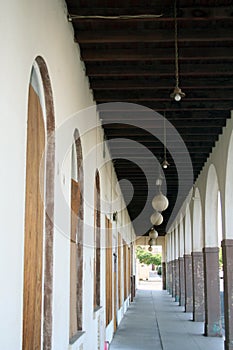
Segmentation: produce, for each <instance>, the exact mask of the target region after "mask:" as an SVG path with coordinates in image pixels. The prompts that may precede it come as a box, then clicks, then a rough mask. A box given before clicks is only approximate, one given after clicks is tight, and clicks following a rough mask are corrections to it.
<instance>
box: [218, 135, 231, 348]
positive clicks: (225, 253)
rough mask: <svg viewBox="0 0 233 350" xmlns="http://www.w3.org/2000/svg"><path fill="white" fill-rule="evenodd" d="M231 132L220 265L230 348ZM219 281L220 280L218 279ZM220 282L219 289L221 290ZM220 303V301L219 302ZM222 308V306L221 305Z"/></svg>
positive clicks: (225, 323)
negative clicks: (221, 266)
mask: <svg viewBox="0 0 233 350" xmlns="http://www.w3.org/2000/svg"><path fill="white" fill-rule="evenodd" d="M232 158H233V132H232V133H231V137H230V142H229V147H228V155H227V164H226V180H225V217H224V219H225V231H224V232H223V241H222V261H221V262H222V263H223V271H224V274H223V276H224V280H223V281H224V311H225V312H224V316H225V317H224V328H225V334H226V341H225V345H226V348H230V347H231V344H232V343H233V324H232V319H233V305H232V295H233V274H232V271H233V259H232V256H233V220H232V201H233V186H232V183H233V164H232ZM220 281H221V279H220ZM221 287H222V286H221V282H220V289H221ZM221 302H222V300H221ZM221 306H223V305H221Z"/></svg>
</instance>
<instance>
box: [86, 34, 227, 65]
mask: <svg viewBox="0 0 233 350" xmlns="http://www.w3.org/2000/svg"><path fill="white" fill-rule="evenodd" d="M232 37H233V35H232ZM81 58H82V59H83V60H84V61H85V62H91V61H97V62H99V61H110V62H113V61H115V62H117V61H123V62H127V61H160V62H161V61H167V62H171V61H174V48H173V47H168V48H166V47H165V48H162V49H161V48H157V49H155V48H153V49H152V48H151V49H150V50H148V49H147V50H146V49H135V48H132V49H130V48H129V49H125V48H120V49H115V48H104V49H101V48H99V49H97V48H96V47H95V48H93V49H81ZM232 58H233V47H232V46H231V47H229V46H226V47H202V48H198V47H197V49H196V50H195V49H194V48H189V47H188V48H186V47H185V48H183V47H180V49H179V61H188V62H189V61H190V60H229V61H231V60H232ZM231 71H232V69H231Z"/></svg>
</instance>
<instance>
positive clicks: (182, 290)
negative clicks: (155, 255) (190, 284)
mask: <svg viewBox="0 0 233 350" xmlns="http://www.w3.org/2000/svg"><path fill="white" fill-rule="evenodd" d="M179 277H180V290H179V305H180V306H185V281H184V258H179Z"/></svg>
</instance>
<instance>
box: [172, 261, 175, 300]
mask: <svg viewBox="0 0 233 350" xmlns="http://www.w3.org/2000/svg"><path fill="white" fill-rule="evenodd" d="M175 296H176V269H175V260H172V297H173V298H175Z"/></svg>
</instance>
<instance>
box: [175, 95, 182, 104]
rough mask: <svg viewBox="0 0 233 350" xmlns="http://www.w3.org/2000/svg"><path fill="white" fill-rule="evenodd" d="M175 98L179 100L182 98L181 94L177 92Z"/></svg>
mask: <svg viewBox="0 0 233 350" xmlns="http://www.w3.org/2000/svg"><path fill="white" fill-rule="evenodd" d="M174 99H175V101H177V102H179V101H180V100H181V96H180V94H175V96H174Z"/></svg>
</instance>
